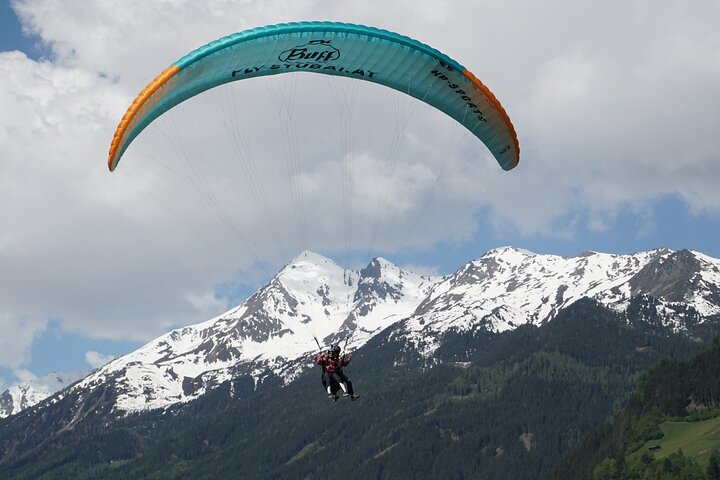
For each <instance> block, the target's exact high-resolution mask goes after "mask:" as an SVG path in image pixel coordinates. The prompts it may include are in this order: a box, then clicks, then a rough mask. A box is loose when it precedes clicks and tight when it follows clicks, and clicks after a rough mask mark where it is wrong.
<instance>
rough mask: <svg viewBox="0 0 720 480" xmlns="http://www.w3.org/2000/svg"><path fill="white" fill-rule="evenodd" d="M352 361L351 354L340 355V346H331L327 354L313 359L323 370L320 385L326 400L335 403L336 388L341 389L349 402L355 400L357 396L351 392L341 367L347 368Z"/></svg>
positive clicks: (350, 384) (349, 384)
mask: <svg viewBox="0 0 720 480" xmlns="http://www.w3.org/2000/svg"><path fill="white" fill-rule="evenodd" d="M351 360H352V354H348V355H340V345H333V346H332V347H331V348H330V350H328V351H327V352H323V353H320V354H319V355H318V356H317V357H315V363H317V364H318V365H320V366H321V367H322V369H323V374H322V383H323V386H324V387H325V389H326V390H327V394H328V398H330V399H331V400H335V401H337V399H338V396H337V390H338V389H337V387H335V388H333V387H334V386H336V385H339V387H340V388H342V391H343V396H344V397H350V399H351V400H357V399H358V398H359V396H358V395H355V392H354V391H353V386H352V382H351V381H350V379H349V378H348V377H347V375H345V373H344V372H343V367H345V366H347V365H348V364H349V363H350V361H351Z"/></svg>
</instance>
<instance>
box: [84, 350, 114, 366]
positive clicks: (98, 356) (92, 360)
mask: <svg viewBox="0 0 720 480" xmlns="http://www.w3.org/2000/svg"><path fill="white" fill-rule="evenodd" d="M114 359H115V357H114V356H113V355H104V354H102V353H99V352H96V351H94V350H90V351H87V352H85V361H86V362H87V363H88V365H90V366H91V367H92V368H100V367H102V366H103V365H105V364H106V363H108V362H110V361H111V360H114Z"/></svg>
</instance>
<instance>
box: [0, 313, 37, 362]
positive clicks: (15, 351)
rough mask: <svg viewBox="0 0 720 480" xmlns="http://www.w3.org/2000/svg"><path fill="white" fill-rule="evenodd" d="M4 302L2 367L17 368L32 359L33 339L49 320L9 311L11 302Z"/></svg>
mask: <svg viewBox="0 0 720 480" xmlns="http://www.w3.org/2000/svg"><path fill="white" fill-rule="evenodd" d="M3 303H4V305H5V306H4V307H3V310H2V311H0V332H3V334H2V335H0V367H7V368H10V369H13V370H16V369H18V368H20V367H21V366H22V365H23V364H25V363H27V362H29V361H30V359H31V356H30V346H31V345H32V342H33V339H34V338H35V337H36V336H37V335H38V334H40V333H41V332H42V331H43V330H45V327H46V325H47V322H46V321H45V320H43V319H37V318H31V317H28V316H25V315H22V314H20V313H18V312H12V311H9V310H8V306H9V305H10V303H9V302H3ZM3 303H0V305H2V304H3ZM13 307H17V305H13Z"/></svg>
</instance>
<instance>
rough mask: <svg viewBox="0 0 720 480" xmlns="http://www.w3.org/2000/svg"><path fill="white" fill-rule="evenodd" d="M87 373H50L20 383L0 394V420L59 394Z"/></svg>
mask: <svg viewBox="0 0 720 480" xmlns="http://www.w3.org/2000/svg"><path fill="white" fill-rule="evenodd" d="M85 375H87V372H82V371H77V372H51V373H48V374H47V375H45V376H44V377H40V378H35V379H33V380H29V381H27V382H22V383H19V384H17V385H13V386H12V387H10V388H8V389H7V390H5V391H4V392H3V393H2V394H0V418H4V417H8V416H10V415H15V414H16V413H18V412H20V411H21V410H24V409H26V408H28V407H31V406H33V405H35V404H37V403H39V402H41V401H43V400H45V399H46V398H47V397H49V396H51V395H53V394H54V393H55V392H59V391H60V390H62V389H63V388H65V387H67V386H68V385H70V384H71V383H73V382H75V381H77V380H79V379H80V378H82V377H84V376H85Z"/></svg>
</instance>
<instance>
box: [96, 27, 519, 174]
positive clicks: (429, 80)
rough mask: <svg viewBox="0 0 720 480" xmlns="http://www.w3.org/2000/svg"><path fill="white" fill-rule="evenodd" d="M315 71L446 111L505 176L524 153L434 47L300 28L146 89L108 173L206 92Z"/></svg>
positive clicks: (279, 31)
mask: <svg viewBox="0 0 720 480" xmlns="http://www.w3.org/2000/svg"><path fill="white" fill-rule="evenodd" d="M290 72H312V73H323V74H326V75H338V76H343V77H348V78H355V79H358V80H366V81H369V82H374V83H378V84H381V85H385V86H387V87H390V88H393V89H395V90H399V91H401V92H403V93H406V94H408V95H411V96H413V97H415V98H417V99H419V100H421V101H423V102H425V103H427V104H429V105H432V106H433V107H435V108H437V109H438V110H440V111H442V112H444V113H446V114H447V115H449V116H450V117H452V118H454V119H455V120H456V121H458V122H460V123H461V124H462V125H463V126H464V127H465V128H467V129H468V130H469V131H470V132H472V133H473V134H474V135H475V136H476V137H477V138H479V139H480V140H481V141H482V142H483V143H484V144H485V145H486V146H487V147H488V149H489V150H490V152H491V153H492V154H493V156H494V157H495V159H496V160H497V161H498V163H499V164H500V166H501V167H502V168H503V169H504V170H510V169H512V168H514V167H515V166H517V164H518V162H519V159H520V149H519V145H518V140H517V135H516V133H515V130H514V128H513V125H512V123H511V122H510V118H509V117H508V115H507V113H506V112H505V110H504V109H503V108H502V106H501V105H500V102H499V101H498V100H497V99H496V98H495V96H494V95H493V94H492V92H491V91H490V90H489V89H488V88H487V87H486V86H485V85H484V84H483V83H482V82H480V80H478V79H477V78H476V77H475V76H474V75H473V74H472V73H470V72H469V71H468V70H467V69H466V68H464V67H463V66H462V65H460V64H459V63H457V62H456V61H454V60H453V59H451V58H450V57H448V56H446V55H444V54H442V53H440V52H439V51H437V50H435V49H434V48H432V47H429V46H428V45H425V44H423V43H421V42H418V41H416V40H413V39H411V38H408V37H405V36H402V35H398V34H396V33H392V32H388V31H386V30H380V29H377V28H373V27H366V26H362V25H352V24H347V23H334V22H300V23H288V24H279V25H271V26H267V27H260V28H254V29H251V30H246V31H243V32H239V33H236V34H233V35H229V36H227V37H223V38H221V39H219V40H216V41H214V42H211V43H209V44H207V45H205V46H203V47H200V48H198V49H197V50H195V51H193V52H191V53H189V54H188V55H186V56H184V57H183V58H181V59H180V60H178V61H177V62H175V63H174V64H172V65H171V66H170V67H168V68H167V69H165V70H164V71H163V72H162V73H161V74H160V75H158V76H157V77H156V78H155V79H154V80H153V81H152V82H150V84H148V86H147V87H145V88H144V89H143V90H142V91H141V92H140V94H139V95H138V96H137V98H136V99H135V100H134V101H133V103H132V104H131V105H130V107H129V108H128V110H127V112H126V113H125V115H124V116H123V118H122V120H121V121H120V124H119V125H118V127H117V130H116V131H115V135H114V137H113V140H112V144H111V146H110V153H109V156H108V167H109V168H110V170H111V171H113V170H115V168H116V167H117V164H118V162H119V161H120V158H121V157H122V155H123V153H124V152H125V150H126V149H127V148H128V146H129V145H130V143H131V142H132V141H133V139H134V138H135V137H137V136H138V135H139V134H140V132H142V130H143V129H144V128H145V127H147V126H148V125H149V124H150V123H151V122H152V121H153V120H154V119H156V118H157V117H159V116H160V115H162V114H163V113H165V112H166V111H168V110H170V109H171V108H172V107H174V106H175V105H178V104H179V103H181V102H183V101H185V100H187V99H188V98H191V97H193V96H195V95H197V94H199V93H201V92H203V91H205V90H208V89H210V88H213V87H216V86H219V85H222V84H224V83H228V82H232V81H235V80H242V79H246V78H252V77H259V76H263V75H273V74H279V73H290Z"/></svg>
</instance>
